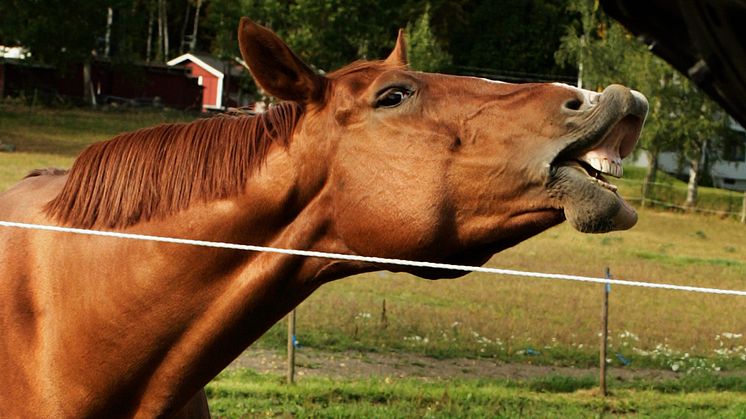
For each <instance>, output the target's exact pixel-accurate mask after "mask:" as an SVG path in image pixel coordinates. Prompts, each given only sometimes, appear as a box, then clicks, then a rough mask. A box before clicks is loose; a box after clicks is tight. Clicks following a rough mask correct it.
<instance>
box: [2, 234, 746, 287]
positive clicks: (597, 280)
mask: <svg viewBox="0 0 746 419" xmlns="http://www.w3.org/2000/svg"><path fill="white" fill-rule="evenodd" d="M0 226H1V227H11V228H23V229H29V230H42V231H53V232H59V233H73V234H82V235H87V236H101V237H115V238H119V239H129V240H143V241H152V242H161V243H175V244H184V245H191V246H202V247H213V248H220V249H234V250H244V251H250V252H269V253H280V254H285V255H294V256H304V257H316V258H326V259H337V260H351V261H357V262H369V263H375V264H382V265H398V266H414V267H418V268H431V269H446V270H454V271H465V272H483V273H489V274H497V275H511V276H522V277H528V278H546V279H563V280H568V281H580V282H595V283H601V284H613V285H626V286H633V287H644V288H659V289H667V290H676V291H689V292H699V293H706V294H720V295H738V296H746V291H738V290H725V289H717V288H703V287H692V286H687V285H673V284H659V283H653V282H641V281H627V280H621V279H607V278H594V277H588V276H578V275H565V274H552V273H541V272H528V271H516V270H512V269H499V268H487V267H482V266H466V265H451V264H447V263H435V262H421V261H412V260H404V259H390V258H381V257H371V256H358V255H349V254H343V253H327V252H316V251H311V250H295V249H280V248H275V247H266V246H253V245H247V244H234V243H222V242H213V241H204V240H191V239H179V238H174V237H160V236H149V235H142V234H131V233H120V232H114V231H100V230H87V229H81V228H70V227H59V226H50V225H41V224H28V223H16V222H10V221H0Z"/></svg>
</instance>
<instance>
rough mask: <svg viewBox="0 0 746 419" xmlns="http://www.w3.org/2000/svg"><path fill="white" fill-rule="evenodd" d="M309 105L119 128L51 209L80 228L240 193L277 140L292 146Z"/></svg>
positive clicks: (76, 169) (80, 165)
mask: <svg viewBox="0 0 746 419" xmlns="http://www.w3.org/2000/svg"><path fill="white" fill-rule="evenodd" d="M301 115H302V110H301V108H300V107H299V106H298V105H297V104H293V103H289V102H288V103H283V104H280V105H277V106H274V107H272V108H270V109H269V110H268V111H267V112H266V113H263V114H259V115H256V116H219V117H215V118H209V119H201V120H198V121H194V122H191V123H188V124H168V125H160V126H157V127H154V128H148V129H143V130H139V131H134V132H129V133H125V134H121V135H118V136H116V137H114V138H112V139H111V140H109V141H106V142H103V143H98V144H94V145H92V146H90V147H88V148H87V149H86V150H85V151H84V152H83V153H82V154H81V155H80V157H78V159H77V160H76V161H75V163H74V165H73V167H72V169H71V170H70V175H69V177H68V179H67V182H66V184H65V187H64V188H63V190H62V192H61V193H60V194H59V195H58V196H57V197H56V198H55V199H54V200H52V201H51V202H49V204H47V206H46V210H47V212H48V213H49V215H51V216H53V217H54V218H56V219H58V220H59V221H61V222H63V223H65V224H69V225H73V226H76V227H83V228H90V227H107V228H121V227H127V226H130V225H133V224H136V223H138V222H139V221H143V220H150V219H153V218H162V217H165V216H168V215H171V214H173V213H176V212H178V211H181V210H184V209H186V208H187V207H188V206H189V205H190V203H192V202H194V201H199V202H205V201H209V200H211V199H224V198H228V197H231V196H234V195H236V194H238V193H239V192H240V191H241V190H242V187H243V185H244V184H245V183H246V180H247V179H248V178H249V177H250V176H251V174H252V173H253V172H254V171H255V170H256V169H257V168H258V167H259V166H260V165H261V164H262V162H263V161H264V158H265V157H266V155H267V152H268V150H269V149H270V147H271V146H272V145H273V144H280V145H283V146H287V143H288V141H289V139H290V136H291V135H292V132H293V130H294V129H295V126H296V125H297V123H298V121H299V119H300V117H301Z"/></svg>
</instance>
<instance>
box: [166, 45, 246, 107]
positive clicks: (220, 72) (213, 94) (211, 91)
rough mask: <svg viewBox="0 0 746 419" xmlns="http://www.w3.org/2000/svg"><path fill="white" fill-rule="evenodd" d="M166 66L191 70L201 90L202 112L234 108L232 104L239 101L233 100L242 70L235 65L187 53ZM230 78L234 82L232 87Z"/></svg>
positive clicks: (214, 58)
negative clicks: (228, 107) (177, 66)
mask: <svg viewBox="0 0 746 419" xmlns="http://www.w3.org/2000/svg"><path fill="white" fill-rule="evenodd" d="M167 64H168V65H169V66H174V65H182V66H185V67H188V68H189V69H191V70H192V76H193V77H196V78H197V79H198V83H199V85H200V86H202V88H203V90H202V110H203V111H206V110H209V109H224V108H225V107H227V106H236V105H237V104H236V103H234V102H237V101H240V100H236V98H234V96H235V93H236V92H234V90H235V91H238V83H237V76H240V74H241V72H242V69H241V68H240V67H239V68H237V65H236V64H235V63H230V62H223V61H220V60H219V59H217V58H216V57H213V56H211V55H205V54H193V53H187V54H184V55H181V56H179V57H176V58H174V59H173V60H170V61H169V62H168V63H167ZM231 78H233V79H234V80H235V81H236V83H232V84H233V85H231ZM229 92H230V93H231V94H229ZM226 101H227V102H230V103H226Z"/></svg>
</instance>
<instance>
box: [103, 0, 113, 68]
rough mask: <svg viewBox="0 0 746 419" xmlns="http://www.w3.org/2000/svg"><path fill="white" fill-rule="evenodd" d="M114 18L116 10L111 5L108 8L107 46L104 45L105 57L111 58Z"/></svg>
mask: <svg viewBox="0 0 746 419" xmlns="http://www.w3.org/2000/svg"><path fill="white" fill-rule="evenodd" d="M113 20H114V10H112V8H111V7H108V8H107V10H106V36H105V38H104V39H105V41H106V44H105V47H104V57H106V58H109V53H110V52H111V23H112V21H113Z"/></svg>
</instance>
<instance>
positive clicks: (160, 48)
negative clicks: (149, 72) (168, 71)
mask: <svg viewBox="0 0 746 419" xmlns="http://www.w3.org/2000/svg"><path fill="white" fill-rule="evenodd" d="M157 45H158V48H157V49H156V51H155V60H156V61H163V0H158V42H157Z"/></svg>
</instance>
